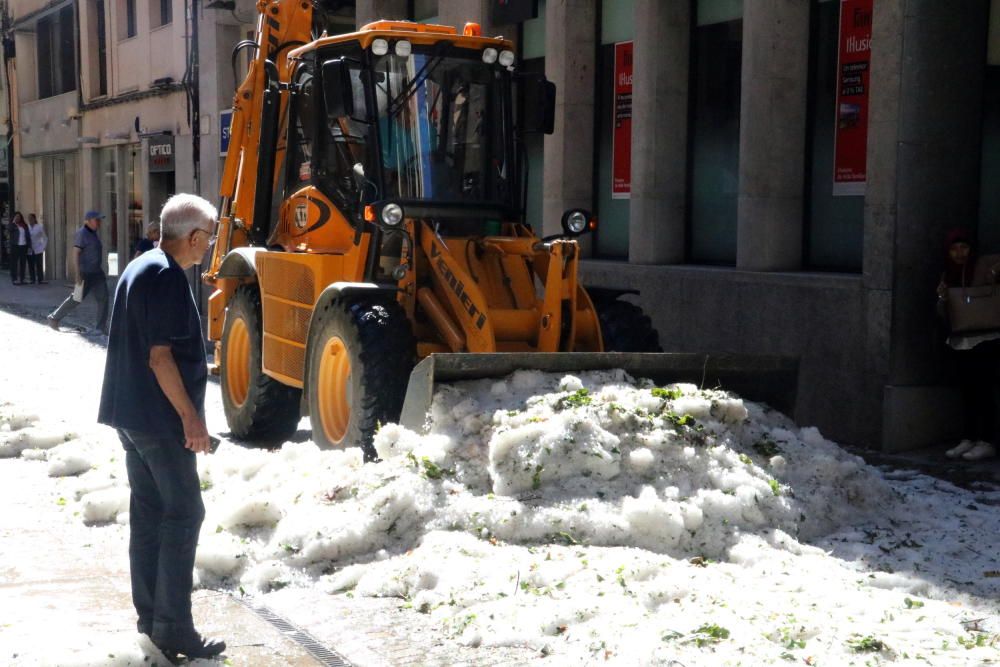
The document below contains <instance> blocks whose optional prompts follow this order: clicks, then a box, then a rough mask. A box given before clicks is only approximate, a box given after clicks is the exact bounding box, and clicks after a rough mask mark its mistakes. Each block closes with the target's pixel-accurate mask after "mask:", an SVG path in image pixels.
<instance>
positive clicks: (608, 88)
mask: <svg viewBox="0 0 1000 667" xmlns="http://www.w3.org/2000/svg"><path fill="white" fill-rule="evenodd" d="M600 10H601V15H600V38H601V43H600V45H599V46H598V50H597V62H596V67H595V69H596V71H597V100H596V105H595V109H594V113H595V118H594V125H595V126H596V132H597V135H596V137H597V140H596V142H595V147H596V149H597V151H596V153H597V159H596V161H595V163H594V181H595V183H594V203H595V207H594V208H595V213H596V215H597V219H598V220H600V225H598V227H597V232H596V236H595V239H594V251H595V254H596V255H597V256H598V257H605V258H617V259H626V258H627V257H628V221H629V213H630V210H631V207H630V205H629V199H628V197H629V194H628V192H623V191H622V190H623V186H622V185H621V184H620V183H619V186H618V188H617V192H616V188H615V187H614V183H613V181H614V178H615V175H614V171H615V163H616V161H617V163H618V165H619V170H620V169H621V167H622V165H624V167H625V169H626V170H627V169H628V166H629V161H630V159H629V157H627V156H629V155H630V154H631V134H630V133H628V132H621V131H618V132H616V128H617V126H618V124H619V123H620V122H621V118H622V117H623V115H624V114H626V113H627V114H629V115H630V114H631V112H630V111H626V110H624V109H619V108H616V99H617V97H618V96H616V94H615V91H616V81H615V78H616V68H615V44H618V43H630V42H631V41H632V38H633V36H634V34H635V30H634V21H633V18H632V17H633V12H634V1H633V0H602V2H601V4H600ZM627 61H628V62H627V63H622V70H621V71H620V72H617V74H618V75H621V76H631V71H632V66H631V56H630V55H627ZM622 103H624V100H622ZM617 129H620V128H617ZM619 177H621V174H619Z"/></svg>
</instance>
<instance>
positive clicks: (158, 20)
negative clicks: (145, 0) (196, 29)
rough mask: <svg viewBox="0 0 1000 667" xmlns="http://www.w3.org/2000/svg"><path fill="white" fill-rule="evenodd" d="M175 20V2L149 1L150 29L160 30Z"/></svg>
mask: <svg viewBox="0 0 1000 667" xmlns="http://www.w3.org/2000/svg"><path fill="white" fill-rule="evenodd" d="M173 20H174V0H149V27H151V28H159V27H160V26H164V25H167V24H168V23H171V22H172V21H173Z"/></svg>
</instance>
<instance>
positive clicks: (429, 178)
mask: <svg viewBox="0 0 1000 667" xmlns="http://www.w3.org/2000/svg"><path fill="white" fill-rule="evenodd" d="M458 53H459V51H458V49H455V48H451V47H450V45H444V46H443V48H441V47H439V48H438V50H437V51H436V52H435V51H425V52H414V53H413V54H412V55H410V56H408V57H401V56H396V55H385V56H381V57H379V58H377V59H376V60H375V77H374V81H375V97H376V103H377V127H378V133H379V145H380V147H381V162H382V168H383V178H384V183H385V190H386V191H385V192H384V193H383V194H384V196H385V197H387V198H389V197H399V198H402V199H425V200H435V201H453V202H463V203H490V204H501V205H507V204H509V203H510V201H509V200H510V194H511V189H512V185H511V183H510V182H509V178H510V176H511V169H510V165H509V164H508V160H509V159H510V158H509V155H508V153H507V150H506V148H505V146H506V144H507V142H506V141H505V139H506V137H505V133H507V132H509V131H510V124H509V117H510V116H509V112H508V110H507V105H508V103H507V101H506V100H505V96H504V95H503V94H502V92H503V86H502V85H501V84H502V83H503V82H504V79H503V77H504V76H505V73H504V72H503V71H502V70H501V69H499V68H497V67H495V66H491V65H486V64H484V63H483V62H482V60H481V59H480V57H479V54H478V53H476V54H475V56H474V57H469V58H463V57H460V56H459V55H458Z"/></svg>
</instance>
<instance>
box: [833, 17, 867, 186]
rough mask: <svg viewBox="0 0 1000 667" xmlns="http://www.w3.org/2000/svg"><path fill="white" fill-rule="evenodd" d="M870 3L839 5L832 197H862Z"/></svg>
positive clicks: (865, 161) (865, 151) (864, 175)
mask: <svg viewBox="0 0 1000 667" xmlns="http://www.w3.org/2000/svg"><path fill="white" fill-rule="evenodd" d="M873 2H874V0H841V2H840V45H839V49H838V54H837V84H838V85H837V115H836V118H837V127H836V130H835V132H834V147H833V194H834V196H842V195H863V194H864V193H865V179H866V163H867V161H868V92H869V82H870V81H871V73H870V71H869V70H870V66H871V52H872V51H871V49H872V3H873Z"/></svg>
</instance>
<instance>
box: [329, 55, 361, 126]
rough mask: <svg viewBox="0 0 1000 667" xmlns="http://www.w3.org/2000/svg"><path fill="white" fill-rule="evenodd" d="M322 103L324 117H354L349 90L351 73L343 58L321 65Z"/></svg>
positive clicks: (351, 94) (350, 90) (352, 99)
mask: <svg viewBox="0 0 1000 667" xmlns="http://www.w3.org/2000/svg"><path fill="white" fill-rule="evenodd" d="M323 102H324V103H325V104H326V115H327V116H328V117H331V118H339V117H340V116H353V115H354V91H353V90H352V89H351V71H350V69H349V68H348V67H347V63H345V62H344V60H343V58H337V59H336V60H327V61H326V62H325V63H323Z"/></svg>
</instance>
